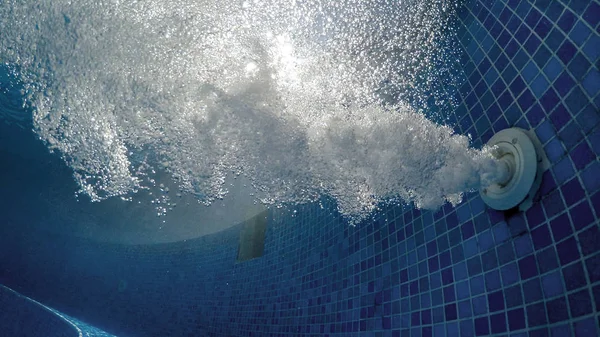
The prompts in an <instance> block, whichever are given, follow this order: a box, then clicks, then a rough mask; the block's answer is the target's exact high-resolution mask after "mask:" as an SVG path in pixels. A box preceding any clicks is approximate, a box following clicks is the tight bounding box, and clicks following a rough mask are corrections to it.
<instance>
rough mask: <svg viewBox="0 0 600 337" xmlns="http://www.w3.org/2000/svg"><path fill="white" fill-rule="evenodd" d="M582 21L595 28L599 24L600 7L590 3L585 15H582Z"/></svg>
mask: <svg viewBox="0 0 600 337" xmlns="http://www.w3.org/2000/svg"><path fill="white" fill-rule="evenodd" d="M583 19H584V20H585V21H587V23H588V24H589V25H590V26H592V27H596V25H598V22H600V5H599V4H598V3H596V2H593V1H591V2H590V5H589V7H588V8H587V9H586V11H585V13H583Z"/></svg>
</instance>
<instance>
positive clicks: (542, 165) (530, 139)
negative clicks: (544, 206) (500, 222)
mask: <svg viewBox="0 0 600 337" xmlns="http://www.w3.org/2000/svg"><path fill="white" fill-rule="evenodd" d="M487 145H488V146H491V147H494V148H495V153H494V155H495V157H496V158H497V159H498V161H499V162H500V164H501V165H503V166H504V167H505V168H506V169H505V170H504V172H505V173H504V174H503V175H502V176H500V177H499V178H498V180H497V181H496V183H494V184H491V185H489V186H484V187H482V188H481V189H480V190H479V194H480V195H481V198H482V199H483V201H484V202H485V203H486V204H487V205H488V206H490V207H491V208H493V209H496V210H502V211H504V210H508V209H511V208H515V207H517V206H518V207H519V210H521V211H525V210H526V209H528V208H529V207H531V205H532V203H533V197H534V196H535V193H536V192H537V190H538V188H539V187H540V184H541V179H542V173H543V172H544V171H545V170H546V169H547V168H548V167H549V163H548V159H547V157H546V154H545V153H544V150H543V148H542V145H541V143H540V141H539V140H538V139H537V137H536V135H535V132H533V131H527V130H523V129H520V128H510V129H504V130H502V131H500V132H498V133H496V134H495V135H494V136H493V137H492V138H491V139H490V140H489V142H488V143H487Z"/></svg>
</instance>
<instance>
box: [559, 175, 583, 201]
mask: <svg viewBox="0 0 600 337" xmlns="http://www.w3.org/2000/svg"><path fill="white" fill-rule="evenodd" d="M561 191H562V193H563V196H564V198H565V202H566V203H567V207H570V206H572V205H574V204H575V203H577V202H578V201H580V200H581V199H583V198H585V191H584V190H583V187H581V184H580V183H579V180H578V179H577V178H574V179H571V180H570V181H568V182H567V183H566V184H564V185H563V186H562V187H561Z"/></svg>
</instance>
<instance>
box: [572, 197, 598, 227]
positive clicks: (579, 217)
mask: <svg viewBox="0 0 600 337" xmlns="http://www.w3.org/2000/svg"><path fill="white" fill-rule="evenodd" d="M569 214H570V215H571V219H572V220H573V227H575V230H580V229H583V228H585V227H587V226H588V225H589V224H591V223H592V222H594V221H595V220H596V219H595V217H594V214H593V213H592V209H591V208H590V205H589V204H588V202H587V201H586V200H584V201H583V202H582V203H580V204H578V205H577V206H575V207H573V208H571V210H569Z"/></svg>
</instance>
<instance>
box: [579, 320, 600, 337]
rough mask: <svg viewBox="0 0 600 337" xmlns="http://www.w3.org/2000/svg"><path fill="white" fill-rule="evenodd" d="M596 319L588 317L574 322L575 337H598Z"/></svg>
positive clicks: (598, 322)
mask: <svg viewBox="0 0 600 337" xmlns="http://www.w3.org/2000/svg"><path fill="white" fill-rule="evenodd" d="M598 326H600V321H599V320H598V318H594V317H590V318H586V319H582V320H580V321H578V322H575V337H587V336H594V335H595V336H598Z"/></svg>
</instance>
